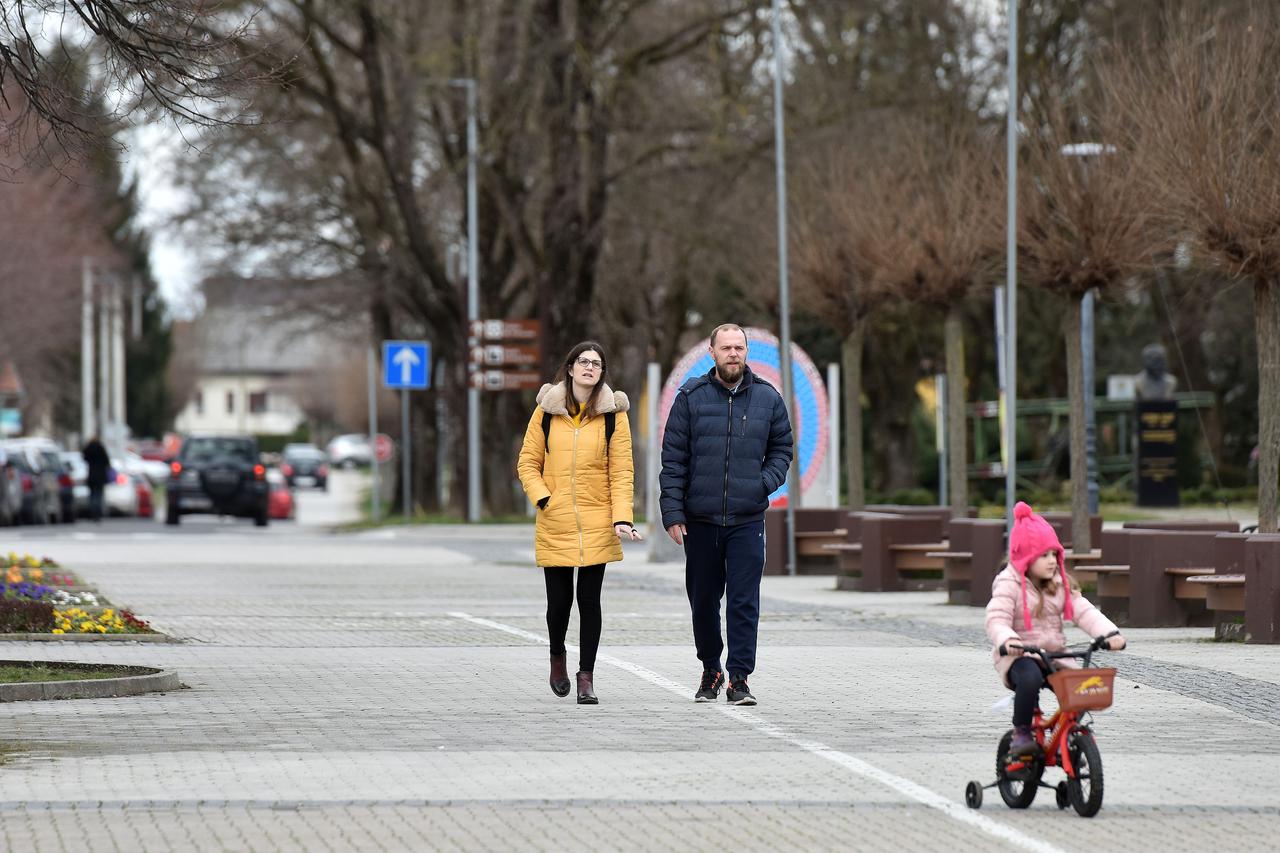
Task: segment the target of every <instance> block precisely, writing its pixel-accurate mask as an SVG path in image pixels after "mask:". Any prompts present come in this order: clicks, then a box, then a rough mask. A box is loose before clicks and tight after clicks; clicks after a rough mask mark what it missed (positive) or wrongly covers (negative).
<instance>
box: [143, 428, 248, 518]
mask: <svg viewBox="0 0 1280 853" xmlns="http://www.w3.org/2000/svg"><path fill="white" fill-rule="evenodd" d="M267 503H268V488H267V469H266V466H265V465H263V464H262V461H261V458H260V457H259V454H258V442H257V439H255V438H254V437H253V436H251V435H241V434H218V435H193V436H190V437H188V438H187V440H186V441H185V442H183V444H182V450H181V451H180V452H179V453H178V458H177V459H175V460H174V461H173V464H172V465H170V472H169V484H168V491H167V507H166V511H165V523H166V524H179V523H180V522H181V520H182V516H184V515H189V514H191V513H217V514H218V515H233V516H239V517H244V518H252V519H253V521H254V524H256V525H258V526H259V527H265V526H266V525H267V520H268V517H269V513H268V506H267Z"/></svg>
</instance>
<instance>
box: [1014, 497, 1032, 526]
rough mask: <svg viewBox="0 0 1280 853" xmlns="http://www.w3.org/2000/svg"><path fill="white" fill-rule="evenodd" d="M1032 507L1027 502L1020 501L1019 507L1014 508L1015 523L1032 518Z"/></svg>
mask: <svg viewBox="0 0 1280 853" xmlns="http://www.w3.org/2000/svg"><path fill="white" fill-rule="evenodd" d="M1031 512H1032V510H1031V507H1030V505H1028V504H1027V503H1026V501H1018V504H1017V506H1015V507H1014V508H1013V518H1014V520H1015V521H1025V520H1026V519H1028V518H1030V517H1031Z"/></svg>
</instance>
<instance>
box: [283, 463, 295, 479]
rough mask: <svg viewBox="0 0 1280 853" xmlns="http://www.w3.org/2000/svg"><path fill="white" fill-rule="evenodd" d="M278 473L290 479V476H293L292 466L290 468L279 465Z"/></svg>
mask: <svg viewBox="0 0 1280 853" xmlns="http://www.w3.org/2000/svg"><path fill="white" fill-rule="evenodd" d="M280 473H281V474H284V475H285V476H286V477H292V476H293V466H292V465H281V466H280Z"/></svg>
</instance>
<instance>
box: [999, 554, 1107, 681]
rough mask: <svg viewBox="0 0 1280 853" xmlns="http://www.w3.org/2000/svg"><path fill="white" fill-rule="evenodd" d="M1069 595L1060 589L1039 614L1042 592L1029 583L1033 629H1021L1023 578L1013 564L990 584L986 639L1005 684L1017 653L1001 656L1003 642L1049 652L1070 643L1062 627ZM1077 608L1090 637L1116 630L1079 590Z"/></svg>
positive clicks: (1071, 663)
mask: <svg viewBox="0 0 1280 853" xmlns="http://www.w3.org/2000/svg"><path fill="white" fill-rule="evenodd" d="M1065 601H1066V596H1065V595H1063V593H1062V592H1061V591H1059V592H1058V593H1057V594H1056V595H1053V596H1051V597H1049V598H1048V599H1046V600H1045V603H1044V610H1043V611H1042V612H1041V614H1040V615H1039V616H1037V615H1036V607H1037V606H1038V605H1039V603H1040V592H1039V590H1037V589H1036V585H1035V584H1034V583H1031V582H1030V581H1028V582H1027V606H1028V607H1029V608H1030V610H1031V630H1030V631H1025V630H1024V631H1018V630H1015V629H1014V626H1015V625H1019V626H1020V625H1023V624H1024V622H1023V620H1022V579H1021V578H1020V577H1019V576H1018V573H1017V572H1016V571H1015V570H1014V569H1013V568H1012V567H1010V566H1006V567H1005V569H1004V571H1002V572H1000V574H998V575H996V579H995V581H994V582H993V583H992V584H991V600H990V601H989V602H987V639H989V640H991V645H992V649H991V659H992V660H993V661H994V662H995V665H996V672H998V673H1000V680H1001V681H1002V682H1003V683H1004V685H1005V687H1010V689H1012V688H1011V685H1010V684H1009V681H1008V672H1009V667H1011V666H1013V662H1014V661H1015V660H1017V657H1015V656H1014V655H1003V656H1002V655H1001V654H1000V645H1001V644H1002V643H1006V642H1008V641H1009V640H1022V641H1023V642H1026V643H1030V644H1031V645H1034V646H1039V647H1040V648H1042V649H1048V650H1049V651H1060V650H1062V649H1063V648H1065V647H1066V645H1067V634H1066V632H1065V631H1064V630H1063V628H1062V607H1063V603H1064V602H1065ZM1071 605H1072V607H1073V608H1074V609H1075V624H1076V627H1077V628H1079V629H1080V630H1082V631H1084V632H1085V633H1086V634H1088V635H1089V636H1090V637H1100V636H1102V635H1103V634H1109V633H1111V632H1112V631H1115V630H1116V626H1115V624H1114V623H1113V622H1112V621H1111V620H1110V619H1108V618H1107V617H1106V616H1104V615H1102V611H1101V610H1099V609H1098V608H1096V607H1094V606H1093V604H1091V603H1090V602H1089V600H1088V599H1087V598H1085V597H1084V596H1083V595H1081V594H1080V593H1078V592H1077V593H1075V594H1074V595H1073V596H1072V598H1071ZM1057 663H1058V664H1060V665H1063V666H1079V665H1080V664H1079V662H1078V661H1074V660H1070V659H1067V660H1061V661H1058V662H1057Z"/></svg>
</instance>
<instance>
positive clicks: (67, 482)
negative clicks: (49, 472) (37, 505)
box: [58, 474, 73, 489]
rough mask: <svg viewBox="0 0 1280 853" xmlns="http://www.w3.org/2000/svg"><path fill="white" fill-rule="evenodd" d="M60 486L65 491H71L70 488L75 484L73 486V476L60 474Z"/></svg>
mask: <svg viewBox="0 0 1280 853" xmlns="http://www.w3.org/2000/svg"><path fill="white" fill-rule="evenodd" d="M58 485H59V486H61V487H62V488H64V489H69V488H71V486H72V485H73V484H72V482H71V475H70V474H59V475H58Z"/></svg>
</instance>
